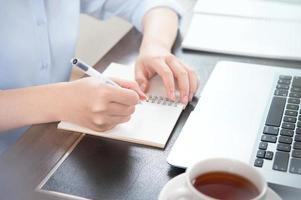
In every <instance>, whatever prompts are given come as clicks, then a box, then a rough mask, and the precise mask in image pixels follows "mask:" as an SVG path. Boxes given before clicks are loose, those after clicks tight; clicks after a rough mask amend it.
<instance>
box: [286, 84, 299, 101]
mask: <svg viewBox="0 0 301 200" xmlns="http://www.w3.org/2000/svg"><path fill="white" fill-rule="evenodd" d="M300 90H301V88H300ZM287 102H288V103H292V104H300V99H295V98H289V99H288V100H287Z"/></svg>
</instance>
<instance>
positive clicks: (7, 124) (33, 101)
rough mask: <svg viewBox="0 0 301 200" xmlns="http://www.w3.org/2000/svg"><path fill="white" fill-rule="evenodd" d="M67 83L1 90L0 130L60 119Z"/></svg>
mask: <svg viewBox="0 0 301 200" xmlns="http://www.w3.org/2000/svg"><path fill="white" fill-rule="evenodd" d="M64 84H65V83H58V84H52V85H44V86H35V87H29V88H22V89H12V90H2V91H0V132H1V131H4V130H8V129H12V128H18V127H22V126H25V125H31V124H38V123H46V122H53V121H58V120H59V113H60V109H62V108H63V106H62V101H61V98H60V97H61V94H62V93H63V91H62V90H61V89H62V88H64Z"/></svg>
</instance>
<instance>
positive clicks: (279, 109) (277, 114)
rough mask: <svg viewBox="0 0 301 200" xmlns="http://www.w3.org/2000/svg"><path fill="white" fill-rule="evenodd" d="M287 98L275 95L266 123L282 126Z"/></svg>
mask: <svg viewBox="0 0 301 200" xmlns="http://www.w3.org/2000/svg"><path fill="white" fill-rule="evenodd" d="M285 102H286V99H285V98H282V97H273V100H272V103H271V106H270V110H269V113H268V117H267V120H266V125H268V126H277V127H279V126H280V123H281V119H282V115H283V112H284V107H285Z"/></svg>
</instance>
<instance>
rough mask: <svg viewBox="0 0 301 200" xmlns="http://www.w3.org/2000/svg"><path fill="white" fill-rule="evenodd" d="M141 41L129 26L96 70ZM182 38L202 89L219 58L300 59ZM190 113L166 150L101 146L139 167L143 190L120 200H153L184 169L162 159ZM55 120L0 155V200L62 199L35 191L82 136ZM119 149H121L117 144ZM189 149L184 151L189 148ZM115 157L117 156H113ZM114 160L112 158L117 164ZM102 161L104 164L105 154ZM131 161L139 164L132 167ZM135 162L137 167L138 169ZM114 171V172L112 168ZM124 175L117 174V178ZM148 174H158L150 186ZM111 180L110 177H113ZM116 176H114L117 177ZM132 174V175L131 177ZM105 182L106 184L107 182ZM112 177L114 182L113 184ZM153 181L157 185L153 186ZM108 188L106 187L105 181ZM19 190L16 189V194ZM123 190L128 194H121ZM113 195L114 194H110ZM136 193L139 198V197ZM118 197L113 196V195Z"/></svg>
mask: <svg viewBox="0 0 301 200" xmlns="http://www.w3.org/2000/svg"><path fill="white" fill-rule="evenodd" d="M140 41H141V34H140V33H139V32H138V31H136V30H135V29H132V30H131V31H130V32H129V33H128V34H127V35H126V36H125V37H124V38H123V39H122V40H121V41H119V42H118V44H117V45H116V46H115V47H114V48H113V49H111V50H110V51H109V52H108V54H107V55H106V56H105V57H104V58H103V59H102V60H101V61H100V62H98V63H97V65H96V69H97V70H100V71H102V70H104V69H105V67H106V66H108V65H109V64H110V63H111V62H118V63H121V64H132V63H133V62H134V60H135V58H136V56H137V54H138V48H139V45H140ZM180 43H181V38H178V40H177V41H176V43H175V47H174V53H175V54H176V55H177V56H178V57H179V58H180V59H182V60H183V61H184V62H186V63H188V64H189V65H191V66H192V67H194V68H195V69H196V70H197V72H198V74H199V76H200V79H201V87H203V86H204V84H205V82H206V80H207V79H208V77H209V75H210V73H211V71H212V70H213V68H214V66H215V64H216V63H217V62H218V61H220V60H232V61H241V62H247V63H259V64H265V65H275V66H284V67H293V68H296V67H298V66H299V67H300V65H301V63H300V62H288V61H276V60H269V59H256V58H248V57H239V56H229V55H222V54H213V53H205V52H194V51H183V50H182V49H181V48H180ZM188 115H189V111H188V110H187V111H185V112H183V114H182V115H181V117H180V119H179V121H178V123H177V125H176V127H175V129H174V131H173V133H172V136H171V138H170V140H169V142H168V144H167V147H166V148H165V150H158V149H153V148H148V147H143V146H137V145H134V144H130V143H120V142H114V141H110V140H108V144H110V145H106V146H105V147H104V146H101V145H100V146H99V147H98V151H99V152H101V151H102V150H105V151H108V152H116V150H117V151H119V150H121V151H122V150H123V148H126V149H127V151H131V156H132V157H135V159H127V156H128V155H127V154H123V155H122V156H123V157H122V159H126V160H127V162H124V163H121V164H122V165H123V167H124V168H130V169H131V166H138V167H136V168H133V169H132V171H131V173H130V175H128V174H127V176H133V177H134V176H135V179H134V180H133V179H131V180H133V182H132V183H131V184H135V183H139V184H140V186H141V187H142V189H141V190H140V193H139V194H137V193H135V191H131V192H126V191H125V189H126V188H125V189H124V190H123V191H122V190H120V191H119V194H118V195H119V196H118V197H120V198H118V199H137V197H140V198H139V199H156V198H157V196H158V194H159V191H160V189H161V187H162V186H163V185H164V184H165V183H166V182H167V181H168V180H170V179H171V178H172V177H174V176H176V175H178V174H180V173H183V172H184V170H181V169H177V168H173V167H171V166H170V165H168V163H167V162H166V157H167V155H168V153H169V151H170V149H171V147H172V145H173V144H174V142H175V140H176V138H177V136H178V134H179V132H180V131H181V128H182V127H183V124H184V123H185V121H186V119H187V117H188ZM56 125H57V124H56V123H49V124H41V125H35V126H33V127H32V128H30V129H29V130H28V131H27V132H26V133H25V134H24V135H23V136H22V137H21V138H20V139H19V140H18V141H17V143H16V144H15V145H14V146H12V147H11V148H10V149H9V150H8V151H7V152H5V153H4V154H3V155H2V156H1V158H0V185H1V187H0V194H1V199H20V196H18V195H22V199H33V200H34V199H49V200H50V199H62V198H59V197H54V196H49V195H46V194H42V193H38V192H36V191H34V189H35V188H36V186H37V185H38V184H39V183H40V182H41V181H42V180H43V179H44V177H45V176H46V175H47V174H48V173H49V171H50V170H51V169H52V168H53V167H54V165H55V164H56V163H57V162H58V161H59V160H60V158H62V156H63V155H64V154H65V153H66V152H67V150H68V149H69V148H70V147H71V146H72V144H74V142H75V141H76V140H77V139H78V138H79V137H80V136H81V134H79V133H73V132H68V131H62V130H57V129H56ZM121 147H122V148H121ZM187 153H188V152H187ZM117 155H118V154H117ZM107 159H111V161H110V162H109V163H118V160H120V159H121V158H120V157H119V156H112V157H110V158H107ZM150 160H151V161H152V162H151V164H150V165H149V167H148V168H147V169H145V168H143V167H145V166H147V165H145V162H149V161H150ZM115 161H116V162H115ZM103 162H106V160H105V158H104V160H103ZM133 162H137V163H139V164H138V165H134V163H133ZM139 165H140V166H141V167H139ZM110 169H111V170H114V168H112V166H110V165H105V166H103V168H102V169H101V170H107V171H109V170H110ZM143 170H146V171H147V174H148V175H149V176H148V177H147V176H137V174H140V173H142V174H146V173H145V172H146V171H143ZM112 173H114V172H113V171H112ZM123 176H124V174H122V173H120V179H122V178H123ZM150 176H151V177H156V179H155V181H154V180H153V179H152V180H153V181H152V182H151V183H153V184H149V180H150ZM112 177H113V178H114V176H112ZM115 178H116V177H115ZM130 178H131V177H130ZM109 181H110V180H108V184H109ZM113 182H114V181H113V180H112V181H111V183H113ZM154 183H156V184H154ZM108 186H109V185H108ZM16 191H18V192H16ZM124 194H126V195H124ZM114 195H116V194H114ZM137 195H139V196H137ZM115 197H116V196H115Z"/></svg>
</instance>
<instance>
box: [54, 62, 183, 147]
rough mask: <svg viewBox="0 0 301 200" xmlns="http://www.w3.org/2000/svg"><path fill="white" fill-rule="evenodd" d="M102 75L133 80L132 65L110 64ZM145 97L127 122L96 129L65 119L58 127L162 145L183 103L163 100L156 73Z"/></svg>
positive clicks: (164, 143) (163, 90) (161, 86)
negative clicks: (102, 129)
mask: <svg viewBox="0 0 301 200" xmlns="http://www.w3.org/2000/svg"><path fill="white" fill-rule="evenodd" d="M104 74H105V75H107V76H111V77H118V78H122V79H128V80H134V67H132V66H124V65H120V64H115V63H112V64H111V65H110V66H109V67H108V68H107V70H106V71H105V72H104ZM148 96H149V100H148V102H141V103H140V104H138V105H137V106H136V110H135V112H134V114H133V115H132V116H131V119H130V121H129V122H126V123H123V124H119V125H117V126H116V127H115V128H113V129H111V130H108V131H105V132H96V131H93V130H90V129H88V128H84V127H81V126H78V125H76V124H72V123H69V122H60V123H59V125H58V128H60V129H65V130H71V131H76V132H82V133H86V134H91V135H96V136H100V137H106V138H112V139H117V140H122V141H127V142H133V143H138V144H144V145H149V146H154V147H159V148H164V147H165V145H166V142H167V140H168V138H169V136H170V134H171V132H172V130H173V127H174V126H175V124H176V122H177V120H178V118H179V116H180V114H181V112H182V110H183V108H184V105H183V104H180V103H178V102H172V101H169V100H167V99H166V95H165V89H164V86H163V82H162V81H161V79H160V78H159V77H158V76H156V77H154V78H153V79H152V80H151V83H150V88H149V92H148Z"/></svg>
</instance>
